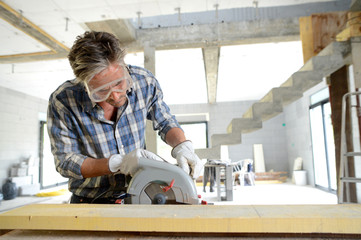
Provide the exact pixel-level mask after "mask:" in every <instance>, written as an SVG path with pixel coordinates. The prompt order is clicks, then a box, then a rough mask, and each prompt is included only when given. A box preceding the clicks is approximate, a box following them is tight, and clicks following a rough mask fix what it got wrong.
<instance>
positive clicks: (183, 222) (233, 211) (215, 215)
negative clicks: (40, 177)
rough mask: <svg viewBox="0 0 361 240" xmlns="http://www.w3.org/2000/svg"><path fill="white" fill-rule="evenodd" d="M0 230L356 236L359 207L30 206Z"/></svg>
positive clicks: (4, 219)
mask: <svg viewBox="0 0 361 240" xmlns="http://www.w3.org/2000/svg"><path fill="white" fill-rule="evenodd" d="M0 229H23V230H26V229H31V230H78V231H80V230H81V231H122V232H145V233H146V232H159V233H167V232H168V233H327V234H330V233H331V234H361V205H358V204H350V205H288V206H287V205H286V206H285V205H273V206H241V205H207V206H204V205H161V206H160V205H96V204H34V205H27V206H24V207H21V208H18V209H15V210H12V211H9V212H6V213H2V214H0Z"/></svg>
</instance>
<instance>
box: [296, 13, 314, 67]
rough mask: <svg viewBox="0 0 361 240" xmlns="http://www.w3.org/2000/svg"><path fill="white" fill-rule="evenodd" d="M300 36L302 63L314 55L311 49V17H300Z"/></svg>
mask: <svg viewBox="0 0 361 240" xmlns="http://www.w3.org/2000/svg"><path fill="white" fill-rule="evenodd" d="M299 22H300V38H301V42H302V51H303V63H306V62H307V61H308V60H309V59H310V58H311V57H313V56H315V53H314V50H313V33H312V17H311V16H308V17H301V18H300V19H299Z"/></svg>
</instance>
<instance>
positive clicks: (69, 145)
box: [47, 98, 87, 179]
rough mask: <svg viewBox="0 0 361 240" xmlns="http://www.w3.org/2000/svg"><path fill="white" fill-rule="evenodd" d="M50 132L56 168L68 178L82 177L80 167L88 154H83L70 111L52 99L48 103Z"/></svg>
mask: <svg viewBox="0 0 361 240" xmlns="http://www.w3.org/2000/svg"><path fill="white" fill-rule="evenodd" d="M47 118H48V119H47V124H48V134H49V138H50V143H51V151H52V153H53V155H54V161H55V167H56V170H57V171H58V172H59V173H60V174H61V175H62V176H63V177H66V178H75V179H82V178H83V176H82V174H81V170H80V167H81V165H82V164H83V162H84V160H85V158H86V157H87V156H85V155H82V154H81V153H80V152H81V144H80V143H79V140H78V139H79V136H78V135H77V133H76V131H74V129H73V127H72V125H73V124H72V117H71V114H70V112H69V111H68V110H67V109H66V108H65V107H64V106H63V105H62V104H61V102H60V101H58V100H57V99H55V98H53V99H50V101H49V105H48V116H47Z"/></svg>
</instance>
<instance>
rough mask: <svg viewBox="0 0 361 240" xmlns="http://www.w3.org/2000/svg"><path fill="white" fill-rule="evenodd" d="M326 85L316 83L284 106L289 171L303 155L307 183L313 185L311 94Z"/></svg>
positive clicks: (290, 171)
mask: <svg viewBox="0 0 361 240" xmlns="http://www.w3.org/2000/svg"><path fill="white" fill-rule="evenodd" d="M325 87H327V85H326V83H325V82H322V83H320V84H318V85H316V86H315V87H313V88H311V89H309V90H308V91H306V92H305V93H304V94H303V97H302V98H300V99H299V100H297V101H295V102H293V103H291V104H290V105H288V106H286V107H285V108H284V115H285V123H286V139H287V147H286V149H287V152H288V166H289V169H288V171H289V173H292V171H293V165H294V161H295V159H296V158H297V157H301V158H302V160H303V169H304V170H306V171H307V183H308V184H310V185H312V186H314V171H313V155H312V141H311V128H310V117H309V116H310V115H309V107H310V96H311V95H312V94H314V93H316V92H317V91H319V90H321V89H323V88H325ZM290 176H292V175H290Z"/></svg>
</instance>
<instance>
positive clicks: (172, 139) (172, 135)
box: [165, 128, 186, 147]
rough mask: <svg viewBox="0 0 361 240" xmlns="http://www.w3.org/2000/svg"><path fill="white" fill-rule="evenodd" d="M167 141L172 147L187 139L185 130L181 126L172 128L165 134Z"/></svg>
mask: <svg viewBox="0 0 361 240" xmlns="http://www.w3.org/2000/svg"><path fill="white" fill-rule="evenodd" d="M165 141H166V142H167V144H168V145H169V146H171V147H175V146H177V145H178V144H180V143H182V142H184V141H186V137H185V135H184V132H183V130H182V129H180V128H172V129H170V130H169V131H168V132H167V134H166V135H165Z"/></svg>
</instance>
